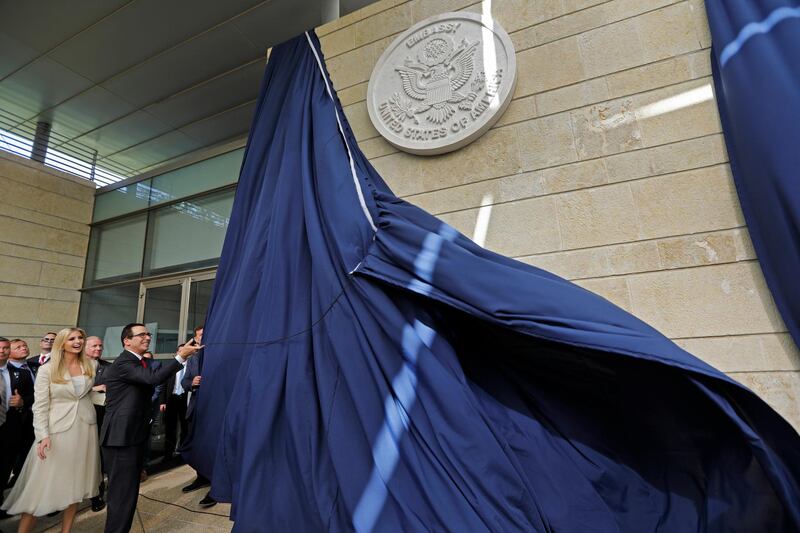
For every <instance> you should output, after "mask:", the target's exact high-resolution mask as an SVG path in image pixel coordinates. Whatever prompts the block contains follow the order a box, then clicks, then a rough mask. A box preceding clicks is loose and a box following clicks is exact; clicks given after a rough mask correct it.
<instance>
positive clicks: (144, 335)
mask: <svg viewBox="0 0 800 533" xmlns="http://www.w3.org/2000/svg"><path fill="white" fill-rule="evenodd" d="M152 336H153V334H152V333H137V334H136V335H131V336H130V337H129V338H131V339H132V338H134V337H139V338H140V339H143V338H145V337H152Z"/></svg>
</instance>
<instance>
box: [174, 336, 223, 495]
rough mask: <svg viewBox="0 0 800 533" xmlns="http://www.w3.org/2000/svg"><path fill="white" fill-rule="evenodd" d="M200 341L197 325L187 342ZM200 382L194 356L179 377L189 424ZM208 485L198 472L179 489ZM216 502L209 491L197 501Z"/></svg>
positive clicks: (198, 368)
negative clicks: (185, 398) (185, 396)
mask: <svg viewBox="0 0 800 533" xmlns="http://www.w3.org/2000/svg"><path fill="white" fill-rule="evenodd" d="M202 341H203V326H197V327H196V328H194V338H193V339H192V340H191V341H189V342H190V343H191V342H194V343H195V344H196V345H200V344H201V343H202ZM201 382H202V376H201V375H200V358H199V357H194V358H192V359H190V360H189V362H188V363H187V364H186V370H185V371H184V373H183V379H181V386H182V387H183V390H185V391H189V405H188V406H187V407H186V419H187V420H188V421H189V424H194V422H195V416H196V413H195V406H196V405H197V395H198V394H199V392H200V383H201ZM209 485H211V482H210V481H209V480H208V478H206V477H205V476H203V475H202V474H200V473H199V472H198V473H197V477H196V478H195V480H194V481H192V482H191V483H189V484H188V485H186V486H185V487H183V488H182V489H181V490H182V491H183V492H192V491H193V490H197V489H200V488H203V487H208V486H209ZM216 504H217V502H216V500H214V498H212V497H211V493H210V492H209V493H206V495H205V496H204V497H203V499H202V500H200V502H199V505H200V507H206V508H207V507H213V506H214V505H216Z"/></svg>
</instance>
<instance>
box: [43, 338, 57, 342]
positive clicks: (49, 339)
mask: <svg viewBox="0 0 800 533" xmlns="http://www.w3.org/2000/svg"><path fill="white" fill-rule="evenodd" d="M55 340H56V338H55V337H53V338H52V339H51V338H50V337H42V341H44V342H54V341H55Z"/></svg>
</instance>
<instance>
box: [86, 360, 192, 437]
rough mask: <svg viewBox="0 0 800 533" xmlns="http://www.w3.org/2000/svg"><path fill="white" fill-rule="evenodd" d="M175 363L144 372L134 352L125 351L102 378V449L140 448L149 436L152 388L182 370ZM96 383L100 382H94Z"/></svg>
mask: <svg viewBox="0 0 800 533" xmlns="http://www.w3.org/2000/svg"><path fill="white" fill-rule="evenodd" d="M180 367H181V364H180V363H179V362H178V361H177V360H175V359H172V360H169V361H164V364H162V365H161V366H160V367H159V368H157V369H156V368H153V367H152V366H148V367H147V368H144V367H143V366H142V363H141V361H140V360H139V359H138V358H137V357H136V356H135V355H134V354H132V353H131V352H128V351H124V352H122V353H121V354H120V355H119V357H117V359H116V360H115V361H114V363H113V364H112V365H111V366H109V367H108V368H107V369H106V370H105V371H104V372H103V374H102V376H101V379H100V381H101V383H102V384H105V386H106V414H105V419H104V420H103V426H102V428H101V429H100V445H101V446H139V445H141V444H143V443H144V442H145V441H146V440H147V438H148V437H149V434H150V415H151V413H152V403H151V399H152V396H153V387H155V386H156V385H158V384H160V383H163V382H165V381H166V380H167V379H168V378H169V376H170V375H171V374H174V373H175V372H177V371H178V369H180ZM95 383H97V381H95Z"/></svg>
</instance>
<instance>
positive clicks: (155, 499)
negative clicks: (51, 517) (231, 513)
mask: <svg viewBox="0 0 800 533" xmlns="http://www.w3.org/2000/svg"><path fill="white" fill-rule="evenodd" d="M139 496H141V497H142V498H144V499H146V500H150V501H153V502H158V503H163V504H164V505H171V506H173V507H179V508H181V509H183V510H185V511H189V512H190V513H198V514H210V515H213V516H222V517H225V518H229V517H228V515H226V514H221V513H210V512H208V511H199V510H197V509H191V508H189V507H185V506H183V505H179V504H177V503H172V502H166V501H164V500H159V499H158V498H151V497H150V496H145V495H144V494H142V493H141V492H140V493H139ZM87 509H89V506H87V507H84V508H83V509H80V510H78V512H77V513H75V518H78V515H81V514H83V513H84V512H86V510H87ZM136 518H138V519H139V526H140V527H141V528H142V533H147V530H146V529H145V528H144V522H143V521H142V515H141V514H139V506H138V505H137V506H136ZM56 528H61V523H60V522H59V523H56V524H53V525H52V526H50V527H48V528H47V529H45V530H44V531H43V532H42V533H47V532H48V531H53V530H55V529H56Z"/></svg>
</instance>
